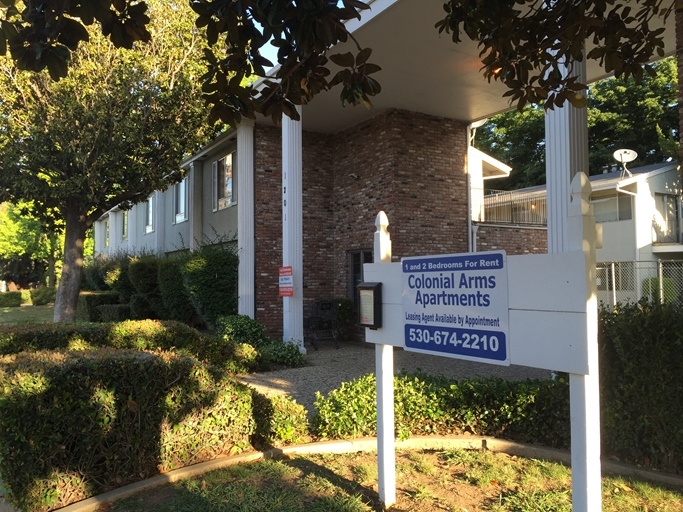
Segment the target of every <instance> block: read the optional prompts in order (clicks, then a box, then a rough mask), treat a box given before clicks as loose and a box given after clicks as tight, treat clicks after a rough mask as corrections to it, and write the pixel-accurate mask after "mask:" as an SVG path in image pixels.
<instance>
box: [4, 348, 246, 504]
mask: <svg viewBox="0 0 683 512" xmlns="http://www.w3.org/2000/svg"><path fill="white" fill-rule="evenodd" d="M0 377H1V378H2V380H3V383H4V386H3V387H2V388H1V389H0V397H1V398H0V477H1V478H2V481H3V484H4V485H5V486H6V487H8V488H9V489H10V493H9V494H8V495H6V497H7V498H8V499H9V500H10V502H12V503H13V504H14V505H16V506H18V507H20V508H21V509H22V510H53V509H55V508H59V507H63V506H65V505H67V504H68V503H70V502H74V501H79V500H81V499H84V498H87V497H89V496H92V495H94V494H99V493H102V492H106V491H109V490H111V489H114V488H118V487H121V486H122V485H126V484H129V483H132V482H137V481H139V480H140V479H143V478H148V477H150V476H152V475H155V474H158V473H160V472H165V471H169V470H172V469H175V468H178V467H181V466H185V465H188V464H193V463H197V462H201V461H204V460H209V459H212V458H214V457H216V456H217V455H220V454H232V453H238V452H240V451H243V450H244V449H245V448H247V447H248V445H249V438H250V436H251V435H252V434H253V433H254V431H255V424H254V419H253V415H252V397H251V392H250V390H249V389H248V388H247V387H246V386H244V385H242V384H239V383H238V382H236V381H235V380H234V379H233V378H231V377H230V376H226V375H217V374H214V373H212V372H210V371H209V370H208V369H207V368H206V367H204V366H202V365H201V364H199V363H197V362H196V361H194V360H193V359H191V358H187V357H179V356H178V355H175V354H168V353H154V354H152V353H147V352H137V351H122V350H111V349H104V350H99V351H86V352H71V353H61V352H60V353H50V352H39V353H34V354H28V353H22V354H18V355H15V356H6V357H4V358H1V359H0Z"/></svg>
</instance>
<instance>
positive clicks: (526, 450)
mask: <svg viewBox="0 0 683 512" xmlns="http://www.w3.org/2000/svg"><path fill="white" fill-rule="evenodd" d="M455 448H459V449H474V450H480V449H482V448H483V449H487V450H490V451H492V452H500V453H507V454H509V455H517V456H520V457H526V458H534V459H543V460H551V461H555V462H562V463H564V464H567V465H569V464H570V462H571V456H570V454H569V452H566V451H564V450H557V449H554V448H544V447H541V446H536V445H532V444H523V443H515V442H512V441H505V440H503V439H496V438H493V437H485V436H416V437H412V438H410V439H407V440H405V441H398V440H397V441H396V449H397V450H420V449H422V450H442V449H455ZM376 450H377V438H375V437H364V438H360V439H351V440H342V441H320V442H316V443H309V444H302V445H296V446H287V447H284V448H271V449H269V450H265V451H262V452H250V453H245V454H240V455H232V456H229V457H220V458H217V459H214V460H210V461H206V462H201V463H199V464H194V465H192V466H187V467H184V468H180V469H175V470H173V471H169V472H168V473H164V474H163V475H157V476H154V477H152V478H148V479H147V480H143V481H142V482H136V483H134V484H130V485H126V486H124V487H121V488H119V489H115V490H113V491H109V492H107V493H104V494H100V495H99V496H94V497H92V498H88V499H86V500H83V501H79V502H77V503H72V504H71V505H67V506H66V507H63V508H60V509H58V510H60V512H92V511H95V510H97V509H98V508H99V507H101V506H102V505H110V504H111V503H113V502H115V501H118V500H120V499H123V498H128V497H130V496H132V495H134V494H137V493H139V492H141V491H146V490H149V489H153V488H155V487H159V486H161V485H165V484H169V483H173V482H177V481H179V480H183V479H186V478H190V477H193V476H198V475H202V474H204V473H207V472H209V471H213V470H216V469H221V468H225V467H228V466H233V465H235V464H243V463H247V462H255V461H258V460H261V459H277V458H281V457H286V456H290V455H298V454H300V455H312V454H323V453H352V452H374V451H376ZM602 470H603V473H609V474H618V475H623V476H637V477H639V478H642V479H644V480H648V481H650V482H655V483H659V484H665V485H672V486H676V487H683V475H674V474H670V473H659V472H655V471H647V470H644V469H640V468H637V467H635V466H630V465H628V464H623V463H619V462H613V461H608V460H603V461H602Z"/></svg>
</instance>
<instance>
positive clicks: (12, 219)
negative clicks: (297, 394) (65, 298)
mask: <svg viewBox="0 0 683 512" xmlns="http://www.w3.org/2000/svg"><path fill="white" fill-rule="evenodd" d="M29 206H30V205H26V204H21V203H20V204H18V205H14V204H11V203H2V204H0V277H2V279H4V280H6V281H14V282H16V283H20V284H21V285H22V286H25V285H27V284H28V283H30V282H35V281H41V282H44V281H47V285H48V286H50V287H54V286H55V272H56V270H55V263H56V260H57V259H58V258H59V257H60V256H61V252H62V243H61V242H63V236H62V237H60V236H59V235H58V233H57V232H56V230H54V229H51V228H50V227H48V225H47V224H45V223H43V222H41V221H40V220H39V219H37V218H35V217H33V216H31V215H30V214H27V213H26V211H27V210H28V209H29V208H28V207H29ZM46 274H47V275H46ZM46 277H47V279H46Z"/></svg>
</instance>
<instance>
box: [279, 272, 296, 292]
mask: <svg viewBox="0 0 683 512" xmlns="http://www.w3.org/2000/svg"><path fill="white" fill-rule="evenodd" d="M278 275H279V276H280V297H294V276H293V275H292V267H291V265H290V266H287V267H280V269H279V271H278Z"/></svg>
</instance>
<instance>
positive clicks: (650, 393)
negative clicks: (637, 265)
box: [599, 301, 683, 473]
mask: <svg viewBox="0 0 683 512" xmlns="http://www.w3.org/2000/svg"><path fill="white" fill-rule="evenodd" d="M599 328H600V331H599V347H600V387H601V408H602V430H603V436H602V437H603V441H602V446H603V452H604V454H605V455H608V456H616V457H618V458H620V459H622V460H625V461H628V462H634V463H637V464H641V465H645V466H650V467H655V468H658V469H661V470H664V471H671V472H677V473H683V431H681V425H683V400H682V399H681V397H682V396H683V357H681V354H682V353H683V306H681V305H679V304H675V303H669V302H665V303H664V304H661V303H659V302H658V301H655V302H648V301H641V302H640V303H638V304H633V303H631V304H620V305H619V306H618V307H617V308H616V309H615V310H610V309H608V308H602V309H601V310H600V322H599Z"/></svg>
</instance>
